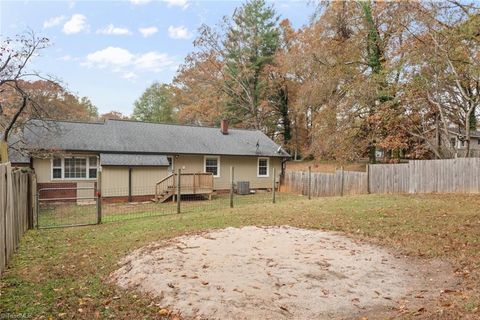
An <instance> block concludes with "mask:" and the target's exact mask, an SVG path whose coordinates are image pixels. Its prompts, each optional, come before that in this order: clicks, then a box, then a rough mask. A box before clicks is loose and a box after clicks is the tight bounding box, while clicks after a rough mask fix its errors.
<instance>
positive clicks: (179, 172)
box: [177, 169, 182, 213]
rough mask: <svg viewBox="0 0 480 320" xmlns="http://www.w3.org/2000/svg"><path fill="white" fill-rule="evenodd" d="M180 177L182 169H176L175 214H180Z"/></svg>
mask: <svg viewBox="0 0 480 320" xmlns="http://www.w3.org/2000/svg"><path fill="white" fill-rule="evenodd" d="M181 175H182V169H178V175H177V213H180V202H181V198H182V192H181V190H180V180H181Z"/></svg>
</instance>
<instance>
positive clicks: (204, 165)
mask: <svg viewBox="0 0 480 320" xmlns="http://www.w3.org/2000/svg"><path fill="white" fill-rule="evenodd" d="M207 159H217V175H214V176H213V177H214V178H220V157H219V156H204V157H203V172H205V173H207Z"/></svg>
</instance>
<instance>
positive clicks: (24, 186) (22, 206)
mask: <svg viewBox="0 0 480 320" xmlns="http://www.w3.org/2000/svg"><path fill="white" fill-rule="evenodd" d="M35 189H36V180H35V175H34V174H33V173H29V172H21V171H20V170H13V169H12V167H11V165H10V164H9V163H7V164H0V209H1V210H0V211H1V214H0V275H1V274H2V272H3V270H4V269H5V267H6V265H7V263H8V261H9V260H10V258H11V256H12V254H13V252H14V251H15V250H16V249H17V247H18V244H19V242H20V239H21V237H22V235H23V234H24V233H25V232H26V231H27V230H28V229H31V228H33V226H34V225H35V223H36V221H35V220H34V219H35V214H34V209H35V207H36V206H35V205H34V202H35V194H36V192H35Z"/></svg>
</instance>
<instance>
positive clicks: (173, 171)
mask: <svg viewBox="0 0 480 320" xmlns="http://www.w3.org/2000/svg"><path fill="white" fill-rule="evenodd" d="M168 158H170V159H172V172H170V173H175V157H174V156H167V161H168ZM167 170H168V168H167Z"/></svg>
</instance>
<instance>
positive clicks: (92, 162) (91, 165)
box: [88, 157, 98, 179]
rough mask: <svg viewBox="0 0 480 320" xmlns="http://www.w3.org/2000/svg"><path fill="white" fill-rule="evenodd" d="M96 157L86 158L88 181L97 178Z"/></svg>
mask: <svg viewBox="0 0 480 320" xmlns="http://www.w3.org/2000/svg"><path fill="white" fill-rule="evenodd" d="M97 161H98V160H97V157H89V158H88V177H89V178H90V179H96V178H97V169H98V166H97Z"/></svg>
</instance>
